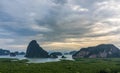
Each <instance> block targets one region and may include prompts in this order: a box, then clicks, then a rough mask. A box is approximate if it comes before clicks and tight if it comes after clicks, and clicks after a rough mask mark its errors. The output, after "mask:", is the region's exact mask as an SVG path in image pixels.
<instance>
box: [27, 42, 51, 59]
mask: <svg viewBox="0 0 120 73" xmlns="http://www.w3.org/2000/svg"><path fill="white" fill-rule="evenodd" d="M25 57H28V58H48V57H49V55H48V53H47V52H46V51H45V50H43V49H42V47H40V46H39V44H38V43H37V41H36V40H32V41H31V42H30V43H29V45H28V47H27V51H26V55H25Z"/></svg>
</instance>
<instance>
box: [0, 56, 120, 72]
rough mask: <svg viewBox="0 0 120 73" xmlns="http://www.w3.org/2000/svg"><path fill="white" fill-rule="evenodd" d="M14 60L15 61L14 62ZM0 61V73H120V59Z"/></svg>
mask: <svg viewBox="0 0 120 73" xmlns="http://www.w3.org/2000/svg"><path fill="white" fill-rule="evenodd" d="M13 60H14V61H13ZM27 62H28V61H27V60H17V59H0V73H120V59H119V58H112V59H111V58H109V59H84V58H82V59H77V61H69V60H61V61H59V62H50V63H27Z"/></svg>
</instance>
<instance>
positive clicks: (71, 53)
mask: <svg viewBox="0 0 120 73" xmlns="http://www.w3.org/2000/svg"><path fill="white" fill-rule="evenodd" d="M76 52H77V51H71V52H70V53H69V54H70V55H73V54H75V53H76Z"/></svg>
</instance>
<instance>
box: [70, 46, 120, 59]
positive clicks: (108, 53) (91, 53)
mask: <svg viewBox="0 0 120 73" xmlns="http://www.w3.org/2000/svg"><path fill="white" fill-rule="evenodd" d="M72 57H73V58H119V57H120V50H119V48H117V47H116V46H114V45H113V44H101V45H98V46H94V47H88V48H82V49H80V50H79V51H78V52H76V53H75V54H73V56H72Z"/></svg>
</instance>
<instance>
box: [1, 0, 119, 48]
mask: <svg viewBox="0 0 120 73" xmlns="http://www.w3.org/2000/svg"><path fill="white" fill-rule="evenodd" d="M34 39H35V40H37V41H38V43H39V44H40V45H41V46H42V47H44V48H45V49H46V50H54V49H55V50H78V49H80V48H82V47H88V46H94V45H97V44H103V43H113V44H115V45H116V46H118V47H119V46H120V40H119V39H120V0H0V47H1V48H7V49H10V50H26V47H27V45H28V43H29V42H30V41H31V40H34Z"/></svg>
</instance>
